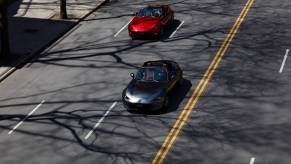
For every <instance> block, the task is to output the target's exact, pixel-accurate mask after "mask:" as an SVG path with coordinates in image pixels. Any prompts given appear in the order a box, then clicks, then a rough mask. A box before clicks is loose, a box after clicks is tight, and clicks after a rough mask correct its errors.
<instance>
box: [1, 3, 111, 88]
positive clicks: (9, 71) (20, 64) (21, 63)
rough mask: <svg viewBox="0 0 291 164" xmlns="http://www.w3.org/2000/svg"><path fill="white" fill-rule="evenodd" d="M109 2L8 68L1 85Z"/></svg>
mask: <svg viewBox="0 0 291 164" xmlns="http://www.w3.org/2000/svg"><path fill="white" fill-rule="evenodd" d="M109 1H110V0H104V1H103V2H101V3H100V4H99V5H98V6H96V8H94V9H93V10H91V11H90V12H88V13H87V14H86V15H84V16H83V17H82V18H80V19H79V20H78V21H76V22H74V23H73V24H72V25H71V26H70V27H68V29H66V30H64V31H63V32H61V33H60V34H59V35H57V36H56V38H55V39H52V40H51V41H49V42H48V43H46V44H45V45H44V46H42V47H41V48H39V49H37V50H35V51H33V52H31V53H30V54H28V55H27V56H25V57H23V58H20V59H19V61H16V64H15V66H14V67H12V68H7V70H5V71H4V72H3V73H0V83H1V82H2V81H3V80H5V79H6V78H7V77H9V75H11V74H12V73H13V72H14V71H16V70H17V69H19V68H21V67H23V66H24V65H26V64H27V62H28V61H30V60H32V59H33V58H35V57H38V55H40V53H41V52H43V51H44V50H46V49H49V48H52V47H53V46H55V45H56V44H57V43H59V42H60V41H62V40H63V39H64V38H66V37H67V36H68V35H69V34H71V33H72V32H73V31H74V30H75V29H77V28H76V27H79V26H78V25H79V24H80V22H82V21H83V20H84V19H86V18H87V17H88V16H89V15H91V14H92V13H93V12H95V11H96V10H98V9H99V8H100V7H102V6H103V5H105V4H106V3H107V2H109Z"/></svg>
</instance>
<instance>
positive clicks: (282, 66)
mask: <svg viewBox="0 0 291 164" xmlns="http://www.w3.org/2000/svg"><path fill="white" fill-rule="evenodd" d="M289 51H290V50H289V49H287V50H286V53H285V56H284V59H283V61H282V65H281V68H280V70H279V73H282V72H283V69H284V66H285V63H286V60H287V57H288V54H289Z"/></svg>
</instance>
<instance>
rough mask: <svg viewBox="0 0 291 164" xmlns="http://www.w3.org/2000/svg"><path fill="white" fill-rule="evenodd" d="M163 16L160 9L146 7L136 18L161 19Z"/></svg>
mask: <svg viewBox="0 0 291 164" xmlns="http://www.w3.org/2000/svg"><path fill="white" fill-rule="evenodd" d="M162 15H163V9H162V8H161V7H155V8H153V7H147V8H143V9H141V10H140V11H139V12H138V13H137V16H139V17H149V16H150V17H161V16H162Z"/></svg>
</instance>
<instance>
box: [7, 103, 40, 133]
mask: <svg viewBox="0 0 291 164" xmlns="http://www.w3.org/2000/svg"><path fill="white" fill-rule="evenodd" d="M44 102H45V100H42V101H41V103H40V104H38V105H37V106H36V107H35V108H34V109H33V110H32V111H31V112H30V113H28V115H27V116H26V117H25V118H24V119H23V120H21V121H20V122H19V123H18V124H17V125H16V126H14V127H13V129H11V130H10V131H9V132H8V134H9V135H10V134H12V133H13V131H14V130H15V129H17V128H18V127H19V126H20V125H21V124H22V123H23V122H24V121H25V120H26V119H27V118H28V117H29V116H31V115H32V114H33V112H35V111H36V110H37V109H38V108H39V107H40V106H41V105H42V104H43V103H44Z"/></svg>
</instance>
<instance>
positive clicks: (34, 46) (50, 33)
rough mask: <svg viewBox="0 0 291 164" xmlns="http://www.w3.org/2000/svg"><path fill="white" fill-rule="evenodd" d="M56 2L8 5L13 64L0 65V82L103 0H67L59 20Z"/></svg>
mask: <svg viewBox="0 0 291 164" xmlns="http://www.w3.org/2000/svg"><path fill="white" fill-rule="evenodd" d="M59 1H60V0H16V1H15V2H14V3H12V4H11V5H10V6H9V8H8V11H9V30H10V31H9V35H10V48H11V54H12V56H13V61H11V62H8V63H5V64H2V65H0V81H1V80H2V79H3V78H5V77H6V76H7V74H8V73H10V72H11V71H13V70H15V69H16V67H17V66H18V65H19V64H21V63H23V62H24V59H27V58H29V57H32V56H33V55H36V54H38V53H40V51H41V50H43V49H45V48H46V47H48V46H49V45H50V44H52V43H53V42H54V41H56V40H57V39H58V38H60V37H61V36H62V35H64V34H65V33H66V32H67V31H68V30H70V29H71V28H72V27H73V26H74V25H76V23H77V22H78V20H80V19H81V18H83V17H84V16H86V15H87V14H88V13H90V12H91V11H93V10H94V9H96V8H97V7H98V6H100V5H102V4H104V3H105V1H106V0H67V13H68V17H69V19H67V20H59V19H58V15H59Z"/></svg>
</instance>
